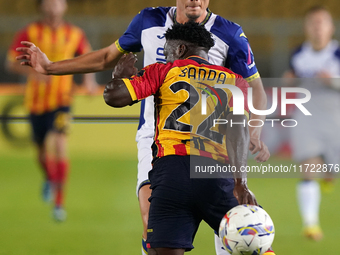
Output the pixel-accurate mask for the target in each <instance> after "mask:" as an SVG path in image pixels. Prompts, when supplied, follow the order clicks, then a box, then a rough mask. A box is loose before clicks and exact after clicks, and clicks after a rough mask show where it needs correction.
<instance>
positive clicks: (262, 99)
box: [249, 78, 270, 162]
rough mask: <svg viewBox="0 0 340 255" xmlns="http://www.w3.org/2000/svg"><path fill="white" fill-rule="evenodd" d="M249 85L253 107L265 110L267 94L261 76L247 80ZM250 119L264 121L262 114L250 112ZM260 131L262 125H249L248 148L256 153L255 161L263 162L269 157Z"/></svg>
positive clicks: (252, 152)
mask: <svg viewBox="0 0 340 255" xmlns="http://www.w3.org/2000/svg"><path fill="white" fill-rule="evenodd" d="M249 85H250V86H251V87H252V88H253V104H254V108H255V109H258V110H265V109H266V108H267V96H266V93H265V91H264V88H263V84H262V80H261V78H257V79H255V80H253V81H251V82H249ZM251 119H258V120H262V121H265V119H266V117H265V116H264V115H263V116H262V115H255V114H251ZM259 124H260V123H259ZM259 126H260V125H259ZM261 131H262V127H249V133H250V143H249V150H250V151H251V154H252V155H253V154H255V153H258V155H256V157H255V160H256V161H257V162H265V161H267V160H268V159H269V157H270V153H269V150H268V147H267V146H266V145H265V144H264V142H263V141H261V140H260V135H261Z"/></svg>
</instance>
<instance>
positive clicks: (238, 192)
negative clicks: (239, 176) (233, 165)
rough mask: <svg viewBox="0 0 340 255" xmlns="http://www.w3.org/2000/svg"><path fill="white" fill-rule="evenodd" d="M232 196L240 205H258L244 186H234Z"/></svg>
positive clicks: (251, 193)
mask: <svg viewBox="0 0 340 255" xmlns="http://www.w3.org/2000/svg"><path fill="white" fill-rule="evenodd" d="M234 196H235V197H236V199H237V201H238V203H239V204H240V205H243V204H249V205H258V204H257V201H256V198H255V195H254V194H253V192H251V191H250V190H249V189H248V187H247V185H246V184H235V187H234Z"/></svg>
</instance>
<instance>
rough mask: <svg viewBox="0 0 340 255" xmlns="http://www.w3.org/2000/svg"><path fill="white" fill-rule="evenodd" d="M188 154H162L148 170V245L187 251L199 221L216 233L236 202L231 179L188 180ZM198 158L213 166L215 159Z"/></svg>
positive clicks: (191, 247) (189, 248) (149, 246)
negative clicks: (163, 155)
mask: <svg viewBox="0 0 340 255" xmlns="http://www.w3.org/2000/svg"><path fill="white" fill-rule="evenodd" d="M190 157H195V156H176V155H172V156H165V157H162V158H160V159H157V160H156V162H155V163H154V166H153V169H152V170H151V171H150V173H149V179H150V182H151V189H152V194H151V197H150V198H149V201H150V202H151V204H150V211H149V222H148V230H147V232H148V233H147V234H148V236H147V246H148V248H177V249H185V250H187V251H189V250H191V249H193V248H194V247H193V245H192V243H193V240H194V237H195V234H196V231H197V229H198V226H199V224H200V222H201V221H202V220H204V221H205V222H207V223H208V225H209V226H210V227H211V228H212V229H213V230H215V231H216V232H218V229H219V225H220V221H221V219H222V218H223V216H224V215H225V213H226V212H227V211H229V210H230V209H231V208H233V207H235V206H237V205H238V202H237V200H236V198H235V197H234V194H233V189H234V180H233V179H216V178H215V179H190ZM200 158H202V160H203V162H204V163H205V164H207V163H209V164H211V165H216V161H215V160H213V159H207V158H203V157H198V156H197V159H195V162H199V161H198V160H201V159H200ZM209 161H210V162H209ZM192 167H194V166H192Z"/></svg>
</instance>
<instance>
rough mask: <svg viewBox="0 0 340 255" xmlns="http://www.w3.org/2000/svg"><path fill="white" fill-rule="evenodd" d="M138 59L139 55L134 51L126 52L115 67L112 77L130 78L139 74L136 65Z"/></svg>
mask: <svg viewBox="0 0 340 255" xmlns="http://www.w3.org/2000/svg"><path fill="white" fill-rule="evenodd" d="M137 60H138V59H137V56H136V55H135V54H133V53H132V52H130V53H129V54H124V55H123V56H122V57H121V58H120V59H119V61H118V63H117V65H116V66H115V68H114V69H113V72H112V78H129V77H131V76H132V75H135V74H137V72H138V69H137V68H136V67H135V63H136V62H137Z"/></svg>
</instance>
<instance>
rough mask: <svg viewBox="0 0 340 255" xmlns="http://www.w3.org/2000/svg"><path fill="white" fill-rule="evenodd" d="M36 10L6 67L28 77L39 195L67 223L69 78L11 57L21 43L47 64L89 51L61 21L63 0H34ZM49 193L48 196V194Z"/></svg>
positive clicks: (90, 83) (90, 84)
mask: <svg viewBox="0 0 340 255" xmlns="http://www.w3.org/2000/svg"><path fill="white" fill-rule="evenodd" d="M37 5H38V7H39V10H40V12H41V19H40V20H39V21H36V22H33V23H30V24H28V25H27V26H26V27H25V28H24V29H22V30H21V31H19V32H18V33H17V35H16V37H15V39H14V41H13V43H12V45H11V47H10V49H9V51H8V56H7V63H6V65H7V69H8V70H9V71H11V72H14V73H17V74H21V75H26V76H27V77H28V80H27V85H26V94H25V105H26V107H27V108H28V110H29V112H30V117H29V119H30V122H31V126H32V131H33V140H34V142H35V143H36V145H37V150H38V160H39V163H40V165H41V167H42V169H43V172H44V183H43V190H42V193H43V194H42V195H43V199H44V200H45V201H49V200H50V199H51V196H52V195H54V209H53V216H54V218H55V220H57V221H64V220H65V219H66V212H65V210H64V185H65V181H66V179H67V172H68V169H69V164H68V157H67V153H66V133H67V128H68V124H69V122H70V104H71V101H72V95H71V92H72V84H73V79H72V76H70V75H68V76H46V75H43V74H39V73H38V72H36V71H34V70H33V69H32V68H29V67H27V66H22V65H20V62H19V61H17V60H16V59H15V58H16V56H17V55H18V53H17V52H16V50H15V49H16V48H17V47H20V46H22V45H21V44H20V42H21V41H31V42H33V43H34V44H36V45H37V46H39V47H40V48H41V49H43V50H44V52H45V53H46V55H47V56H48V58H49V59H50V60H51V61H58V60H62V59H65V58H71V57H73V56H75V55H80V54H84V53H87V52H89V51H91V47H90V45H89V43H88V41H87V38H86V36H85V34H84V33H83V31H82V30H81V29H80V28H78V27H76V26H74V25H72V24H69V23H66V22H64V20H63V16H64V13H65V11H66V9H67V2H66V0H37ZM83 83H84V85H85V86H86V87H87V88H88V90H89V91H90V92H91V93H92V92H94V89H95V88H96V82H95V77H94V75H93V74H86V75H84V80H83ZM52 193H53V194H52Z"/></svg>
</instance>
